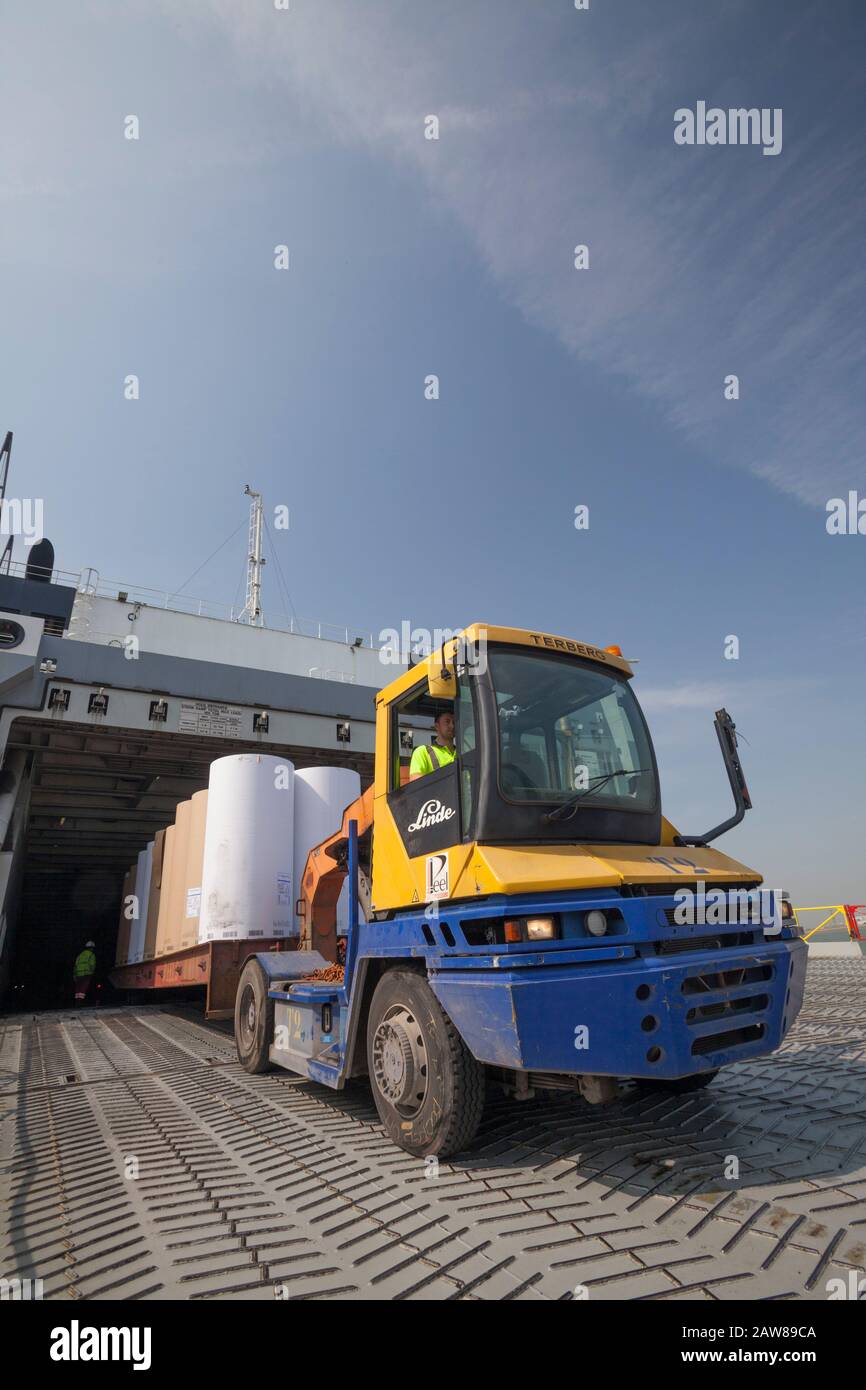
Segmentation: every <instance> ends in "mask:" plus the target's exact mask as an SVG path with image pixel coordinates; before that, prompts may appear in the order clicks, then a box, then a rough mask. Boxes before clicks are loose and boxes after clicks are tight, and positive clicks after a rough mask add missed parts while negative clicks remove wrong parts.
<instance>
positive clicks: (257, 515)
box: [239, 483, 265, 627]
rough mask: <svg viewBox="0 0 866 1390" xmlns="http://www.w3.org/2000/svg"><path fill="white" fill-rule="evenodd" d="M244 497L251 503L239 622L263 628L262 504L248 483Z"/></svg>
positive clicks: (259, 495) (260, 497)
mask: <svg viewBox="0 0 866 1390" xmlns="http://www.w3.org/2000/svg"><path fill="white" fill-rule="evenodd" d="M244 496H245V497H251V498H252V501H251V502H250V542H249V554H248V556H247V601H246V603H245V605H244V608H243V611H242V613H241V615H240V618H239V621H240V622H242V623H243V622H246V623H249V624H250V625H251V626H252V627H264V625H265V618H264V614H263V612H262V565H263V564H264V563H265V561H264V557H263V556H262V531H263V528H264V504H263V502H262V494H261V493H260V492H255V491H254V490H253V489H252V488H251V487H250V485H249V483H247V485H246V487H245V488H244Z"/></svg>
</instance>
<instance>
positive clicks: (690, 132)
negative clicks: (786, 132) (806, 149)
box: [674, 101, 782, 154]
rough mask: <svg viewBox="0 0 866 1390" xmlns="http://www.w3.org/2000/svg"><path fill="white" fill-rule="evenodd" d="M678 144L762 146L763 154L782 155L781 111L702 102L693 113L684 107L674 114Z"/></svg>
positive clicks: (675, 137)
mask: <svg viewBox="0 0 866 1390" xmlns="http://www.w3.org/2000/svg"><path fill="white" fill-rule="evenodd" d="M674 144H676V145H763V147H764V148H763V151H762V153H763V154H781V152H782V108H781V107H780V106H774V107H773V108H772V110H771V109H770V107H769V106H762V107H761V108H760V110H759V109H758V107H757V106H752V107H750V108H748V109H746V107H744V106H739V107H734V106H732V107H730V108H729V109H728V110H727V111H725V110H723V108H722V107H720V106H711V107H710V108H709V110H707V103H706V102H705V101H699V102H698V103H697V107H696V109H695V110H694V111H692V110H690V108H689V107H688V106H681V107H680V108H679V109H678V110H677V111H675V112H674Z"/></svg>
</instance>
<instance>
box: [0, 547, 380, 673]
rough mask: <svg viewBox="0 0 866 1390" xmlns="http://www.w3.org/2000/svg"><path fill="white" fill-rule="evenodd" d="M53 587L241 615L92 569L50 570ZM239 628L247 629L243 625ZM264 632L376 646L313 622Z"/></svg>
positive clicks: (273, 624) (281, 624)
mask: <svg viewBox="0 0 866 1390" xmlns="http://www.w3.org/2000/svg"><path fill="white" fill-rule="evenodd" d="M26 568H27V567H26V562H25V561H23V560H13V561H12V562H11V564H10V566H9V573H10V574H11V575H14V576H16V577H17V578H21V579H23V578H24V577H25V574H26ZM51 582H52V583H53V584H65V585H67V586H68V587H70V588H73V589H75V590H77V592H78V593H79V594H80V595H81V596H82V597H88V596H93V597H95V598H110V599H120V600H121V601H122V602H123V603H129V604H135V603H140V604H142V605H143V606H144V607H147V608H163V609H166V610H167V611H169V612H171V613H189V614H194V615H195V616H196V617H199V618H215V619H217V620H218V621H221V622H229V623H237V622H240V615H241V612H242V611H243V610H242V609H240V608H234V607H233V606H232V607H230V606H229V605H228V604H221V603H211V602H210V600H208V599H199V598H191V597H190V596H189V595H187V594H177V593H174V594H173V593H170V592H168V591H166V590H164V589H151V588H147V587H144V586H142V585H139V584H122V583H119V582H118V581H117V580H113V579H102V578H101V576H100V574H99V572H98V571H97V570H94V569H85V570H81V572H80V573H78V574H76V573H74V572H73V571H71V570H59V569H54V570H52V572H51ZM243 626H245V627H246V626H247V624H246V623H244V624H243ZM265 630H266V631H271V632H288V633H291V634H292V635H294V636H297V637H316V638H318V639H319V640H320V641H325V642H343V643H345V645H346V646H359V647H368V648H370V649H372V650H373V651H375V650H376V648H377V646H378V644H377V643H376V642H374V640H373V634H372V632H363V631H361V630H360V629H359V628H351V627H340V626H339V625H338V624H336V623H320V622H318V620H316V619H313V618H295V617H292V618H289V617H278V618H277V619H276V620H274V619H273V618H271V619H269V620H267V621H266V623H265Z"/></svg>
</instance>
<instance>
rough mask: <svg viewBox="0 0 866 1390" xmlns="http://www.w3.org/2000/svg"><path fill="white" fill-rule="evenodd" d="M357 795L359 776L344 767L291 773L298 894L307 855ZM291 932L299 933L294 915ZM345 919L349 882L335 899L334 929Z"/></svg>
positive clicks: (337, 824)
mask: <svg viewBox="0 0 866 1390" xmlns="http://www.w3.org/2000/svg"><path fill="white" fill-rule="evenodd" d="M360 795H361V778H360V775H359V774H358V773H357V772H352V771H351V769H349V768H346V767H307V768H304V770H303V772H296V773H295V873H296V875H297V879H298V891H297V893H296V894H295V898H296V900H297V898H299V897H300V892H301V878H302V876H303V872H304V866H305V865H306V862H307V855H308V854H309V852H310V850H311V849H312V848H313V847H314V845H319V844H321V843H322V841H323V840H326V839H328V837H329V836H330V835H333V834H334V832H335V831H336V830H339V828H340V825H341V823H342V820H343V812H344V811H345V809H346V807H347V806H348V805H350V804H351V802H353V801H356V800H357V798H358V797H359V796H360ZM293 916H294V930H293V935H295V936H297V935H298V934H299V933H300V926H301V924H300V919H299V918H298V917H297V916H296V915H294V914H293ZM348 922H349V885H348V884H347V883H344V884H343V891H342V892H341V894H340V898H339V902H338V903H337V933H338V935H345V933H346V929H347V927H348Z"/></svg>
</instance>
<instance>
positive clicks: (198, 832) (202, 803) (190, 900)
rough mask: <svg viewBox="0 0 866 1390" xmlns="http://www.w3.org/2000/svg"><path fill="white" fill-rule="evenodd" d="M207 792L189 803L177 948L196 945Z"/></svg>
mask: <svg viewBox="0 0 866 1390" xmlns="http://www.w3.org/2000/svg"><path fill="white" fill-rule="evenodd" d="M207 802H208V794H207V791H203V792H196V794H195V796H194V797H193V798H192V800H191V801H190V803H189V806H190V814H189V834H188V839H187V847H186V862H185V868H184V880H183V889H182V898H181V902H182V916H181V923H180V946H181V950H186V948H187V947H188V946H196V945H198V931H199V920H200V917H201V875H202V868H203V867H204V836H205V827H206V825H207Z"/></svg>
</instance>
